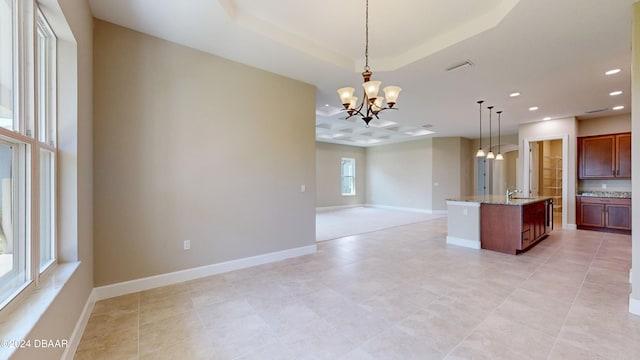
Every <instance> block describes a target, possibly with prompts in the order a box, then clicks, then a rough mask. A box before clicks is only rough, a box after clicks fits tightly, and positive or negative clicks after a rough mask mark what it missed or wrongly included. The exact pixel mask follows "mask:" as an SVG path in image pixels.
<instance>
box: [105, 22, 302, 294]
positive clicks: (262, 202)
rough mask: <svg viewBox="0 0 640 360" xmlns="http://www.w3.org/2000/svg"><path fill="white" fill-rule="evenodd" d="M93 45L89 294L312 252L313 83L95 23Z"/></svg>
mask: <svg viewBox="0 0 640 360" xmlns="http://www.w3.org/2000/svg"><path fill="white" fill-rule="evenodd" d="M94 42H95V47H94V52H95V54H94V55H95V56H94V71H95V76H94V81H95V96H94V101H95V112H94V117H95V123H94V142H95V148H94V151H95V156H94V162H95V173H94V177H95V183H94V186H95V193H94V196H95V220H96V221H95V233H94V234H95V244H94V247H95V251H94V254H95V284H96V286H101V285H106V284H113V283H117V282H122V281H126V280H131V279H137V278H142V277H147V276H151V275H157V274H163V273H168V272H172V271H177V270H182V269H187V268H193V267H197V266H203V265H209V264H215V263H220V262H224V261H229V260H234V259H239V258H245V257H249V256H254V255H259V254H265V253H270V252H276V251H281V250H286V249H292V248H298V247H303V246H310V245H314V244H315V121H314V120H315V113H314V109H315V88H314V87H313V86H311V85H309V84H305V83H301V82H299V81H294V80H291V79H288V78H284V77H281V76H278V75H275V74H272V73H268V72H265V71H261V70H258V69H256V68H251V67H248V66H245V65H241V64H238V63H234V62H231V61H228V60H225V59H222V58H219V57H216V56H212V55H209V54H206V53H203V52H199V51H196V50H193V49H190V48H186V47H183V46H180V45H177V44H174V43H170V42H167V41H164V40H161V39H157V38H153V37H150V36H147V35H144V34H141V33H138V32H134V31H132V30H128V29H125V28H122V27H119V26H116V25H113V24H110V23H106V22H103V21H98V20H96V21H95V37H94ZM282 94H288V96H293V98H292V99H290V103H292V104H296V106H294V107H292V108H290V109H288V110H287V111H286V112H283V111H282V107H281V106H282V102H281V96H282ZM303 184H304V185H305V186H306V192H304V193H303V192H301V185H303ZM184 240H190V241H191V250H189V251H183V241H184Z"/></svg>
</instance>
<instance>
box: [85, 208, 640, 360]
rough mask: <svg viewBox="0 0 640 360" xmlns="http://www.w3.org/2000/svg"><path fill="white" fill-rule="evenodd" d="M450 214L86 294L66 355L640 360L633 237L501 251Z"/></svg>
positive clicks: (575, 234)
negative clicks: (299, 251) (125, 290)
mask: <svg viewBox="0 0 640 360" xmlns="http://www.w3.org/2000/svg"><path fill="white" fill-rule="evenodd" d="M445 236H446V218H443V219H437V220H432V221H427V222H422V223H417V224H411V225H406V226H401V227H396V228H392V229H386V230H380V231H377V232H372V233H367V234H363V235H357V236H351V237H345V238H341V239H337V240H332V241H326V242H322V243H319V244H318V252H317V253H316V254H313V255H308V256H304V257H299V258H294V259H290V260H286V261H281V262H277V263H273V264H268V265H263V266H259V267H254V268H250V269H245V270H240V271H234V272H230V273H226V274H221V275H217V276H212V277H208V278H204V279H199V280H195V281H190V282H186V283H181V284H178V285H172V286H166V287H162V288H158V289H153V290H149V291H143V292H140V293H135V294H131V295H126V296H121V297H118V298H113V299H108V300H103V301H100V302H98V303H96V305H95V308H94V310H93V313H92V315H91V319H90V320H89V323H88V325H87V327H86V330H85V333H84V335H83V337H82V341H81V343H80V346H79V348H78V351H77V353H76V357H75V358H76V359H243V360H245V359H247V360H248V359H261V360H264V359H269V360H270V359H385V360H389V359H491V360H495V359H562V360H566V359H616V360H620V359H640V317H638V316H634V315H631V314H629V312H628V296H629V292H630V285H629V283H628V279H629V267H630V257H631V256H630V251H631V250H630V249H631V246H630V242H631V239H630V236H625V235H615V234H605V233H597V232H588V231H571V230H564V231H563V230H558V229H556V230H555V231H554V232H553V233H552V234H551V236H550V237H549V238H547V239H546V240H544V241H543V242H542V243H540V244H539V245H538V246H536V247H535V248H533V249H531V251H529V252H527V253H525V254H522V255H519V256H511V255H504V254H500V253H495V252H491V251H484V250H482V251H478V250H472V249H466V248H461V247H456V246H447V245H446V244H445V240H444V239H445Z"/></svg>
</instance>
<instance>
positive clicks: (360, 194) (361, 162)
mask: <svg viewBox="0 0 640 360" xmlns="http://www.w3.org/2000/svg"><path fill="white" fill-rule="evenodd" d="M343 157H347V158H353V159H355V160H356V195H355V196H342V191H341V190H342V189H341V184H340V178H341V166H340V164H341V163H340V162H341V160H342V158H343ZM365 169H366V158H365V149H364V148H362V147H357V146H347V145H339V144H330V143H325V142H316V207H327V206H350V205H364V203H365V195H366V194H365V178H366V171H365Z"/></svg>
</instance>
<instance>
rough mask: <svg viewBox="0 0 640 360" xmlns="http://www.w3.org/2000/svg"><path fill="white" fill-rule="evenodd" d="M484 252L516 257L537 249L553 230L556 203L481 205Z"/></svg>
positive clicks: (545, 201)
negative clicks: (490, 251)
mask: <svg viewBox="0 0 640 360" xmlns="http://www.w3.org/2000/svg"><path fill="white" fill-rule="evenodd" d="M480 223H481V225H480V243H481V247H482V249H487V250H493V251H499V252H502V253H506V254H513V255H516V254H518V253H521V252H523V251H526V250H528V249H529V248H531V247H533V246H534V245H535V244H537V243H538V242H539V241H541V240H542V239H544V238H545V237H546V236H547V235H548V234H549V233H550V232H551V230H552V229H553V201H552V200H551V199H543V200H540V201H536V202H531V203H527V204H523V205H518V204H509V203H506V204H492V203H483V204H481V205H480Z"/></svg>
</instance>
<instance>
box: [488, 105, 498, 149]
mask: <svg viewBox="0 0 640 360" xmlns="http://www.w3.org/2000/svg"><path fill="white" fill-rule="evenodd" d="M487 109H489V152H488V153H487V159H489V160H492V159H495V158H496V156H495V155H494V154H493V151H492V150H491V145H492V144H491V114H492V113H493V106H487Z"/></svg>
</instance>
